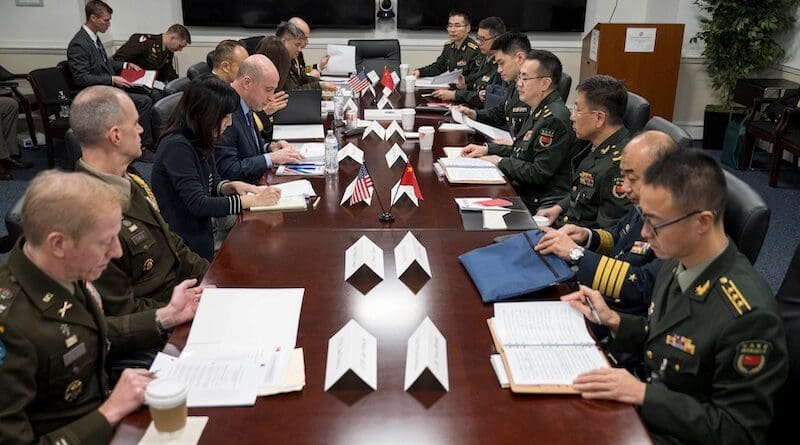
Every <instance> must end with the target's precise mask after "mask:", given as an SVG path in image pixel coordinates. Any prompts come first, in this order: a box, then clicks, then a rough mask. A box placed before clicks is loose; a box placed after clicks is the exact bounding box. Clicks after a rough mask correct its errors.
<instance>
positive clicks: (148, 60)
mask: <svg viewBox="0 0 800 445" xmlns="http://www.w3.org/2000/svg"><path fill="white" fill-rule="evenodd" d="M191 43H192V35H191V34H190V33H189V30H188V29H186V27H185V26H183V25H179V24H177V23H176V24H174V25H172V26H170V27H169V28H167V32H165V33H163V34H132V35H131V36H130V38H128V41H127V42H125V43H124V44H123V45H122V46H121V47H120V48H119V49H118V50H117V52H115V53H114V60H118V61H122V62H133V63H135V64H137V65H139V66H140V67H141V68H142V69H145V70H155V71H157V72H158V76H157V79H158V80H160V81H162V82H164V83H167V82H169V81H171V80H175V79H177V78H178V73H176V72H175V67H174V66H173V62H172V59H173V58H174V57H175V53H177V52H180V51H181V50H183V48H186V46H187V45H190V44H191Z"/></svg>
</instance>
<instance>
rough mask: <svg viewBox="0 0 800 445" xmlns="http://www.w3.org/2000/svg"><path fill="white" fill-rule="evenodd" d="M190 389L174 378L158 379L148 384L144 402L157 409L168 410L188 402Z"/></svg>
mask: <svg viewBox="0 0 800 445" xmlns="http://www.w3.org/2000/svg"><path fill="white" fill-rule="evenodd" d="M188 393H189V388H187V387H186V384H185V383H183V382H182V381H180V380H178V379H176V378H173V377H161V378H157V379H155V380H153V381H151V382H150V383H148V384H147V391H145V393H144V401H145V403H147V404H148V405H149V406H151V407H153V408H156V409H167V408H172V407H175V406H178V405H180V404H181V403H183V402H184V401H185V400H186V395H187V394H188Z"/></svg>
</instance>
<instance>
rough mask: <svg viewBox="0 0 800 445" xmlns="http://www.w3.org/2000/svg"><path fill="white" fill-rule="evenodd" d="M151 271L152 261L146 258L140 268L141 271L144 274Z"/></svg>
mask: <svg viewBox="0 0 800 445" xmlns="http://www.w3.org/2000/svg"><path fill="white" fill-rule="evenodd" d="M152 269H153V259H152V258H148V259H146V260H145V261H144V266H142V270H143V271H145V272H150V271H151V270H152Z"/></svg>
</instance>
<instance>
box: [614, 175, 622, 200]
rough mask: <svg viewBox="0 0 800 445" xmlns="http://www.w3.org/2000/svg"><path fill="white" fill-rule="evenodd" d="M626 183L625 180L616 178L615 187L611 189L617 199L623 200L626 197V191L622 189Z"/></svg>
mask: <svg viewBox="0 0 800 445" xmlns="http://www.w3.org/2000/svg"><path fill="white" fill-rule="evenodd" d="M624 181H625V179H624V178H620V177H617V178H614V187H613V188H612V189H611V194H613V195H614V197H615V198H619V199H622V198H624V197H625V191H624V190H623V189H622V183H623V182H624Z"/></svg>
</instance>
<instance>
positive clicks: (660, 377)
mask: <svg viewBox="0 0 800 445" xmlns="http://www.w3.org/2000/svg"><path fill="white" fill-rule="evenodd" d="M640 191H641V195H640V196H639V204H640V206H641V210H642V219H643V221H644V224H643V226H642V236H643V237H644V238H645V240H646V241H647V242H648V243H650V246H651V248H652V249H653V250H654V251H655V254H656V255H657V256H658V257H659V258H662V259H664V260H665V263H664V266H663V267H662V268H661V271H660V272H659V274H658V277H657V278H656V282H655V286H654V289H653V298H652V303H650V308H649V309H648V316H647V317H641V316H636V315H630V314H624V313H619V312H616V311H614V310H612V309H610V308H609V307H608V305H607V304H606V301H605V299H604V298H603V296H602V295H601V294H600V293H599V292H597V291H594V290H591V289H589V288H587V287H585V286H584V287H581V289H580V290H579V291H578V292H575V293H572V294H569V295H566V296H564V297H562V300H565V301H568V302H570V304H571V305H572V306H573V307H575V308H576V309H578V310H580V311H581V312H582V313H583V314H584V316H586V317H587V318H588V319H589V320H591V321H592V322H594V323H599V324H602V325H604V326H606V327H608V329H610V330H611V333H612V337H611V340H610V341H609V350H611V351H612V352H627V353H637V354H643V355H644V357H643V360H644V371H643V374H642V375H641V376H640V377H643V378H644V379H645V381H641V380H640V379H639V378H637V377H636V376H634V375H632V374H631V373H630V372H628V371H627V370H625V369H619V368H616V369H615V368H600V369H596V370H593V371H589V372H587V373H584V374H581V375H579V376H578V377H576V378H575V380H574V381H573V384H572V387H573V388H574V389H575V390H577V391H579V392H580V393H581V395H582V396H583V397H584V398H586V399H606V400H615V401H618V402H622V403H629V404H632V405H634V406H636V407H638V409H639V414H640V416H641V418H642V421H643V422H644V424H645V425H646V426H647V428H648V430H649V432H650V434H651V436H652V438H653V439H654V442H655V443H658V444H661V443H671V444H674V443H720V444H732V443H737V444H738V443H752V444H760V443H765V441H766V436H767V429H768V428H769V426H770V423H771V422H772V418H773V400H774V398H775V395H776V393H777V392H778V390H779V389H780V388H781V385H783V383H784V381H785V380H786V376H787V372H788V357H787V349H786V336H785V333H784V329H783V323H782V322H781V317H780V315H779V313H778V309H777V305H776V303H775V298H774V296H773V294H772V291H771V290H770V288H769V285H767V283H766V282H764V279H763V278H761V277H760V276H759V274H758V272H756V271H755V270H754V269H753V266H752V265H751V264H750V262H749V261H748V260H747V258H746V257H745V256H744V255H742V254H741V253H739V251H738V250H737V249H736V246H735V245H734V243H733V241H731V240H730V239H729V238H728V237H727V236H726V235H725V228H724V226H723V218H724V214H723V212H724V211H725V199H726V196H727V191H726V184H725V176H724V175H723V173H722V169H721V168H720V167H719V165H718V164H717V162H716V161H715V160H714V159H712V158H711V157H709V156H708V155H706V154H704V153H702V152H700V151H697V150H678V151H675V152H673V153H671V154H669V155H667V156H665V157H663V158H662V159H660V160H658V161H656V162H655V163H653V165H651V166H650V167H649V168H648V169H647V170H646V171H645V174H644V183H643V185H642V187H641V189H640ZM587 299H590V300H591V302H592V304H593V305H594V307H595V311H594V312H595V314H596V316H595V315H594V314H593V313H592V310H591V309H590V307H589V306H588V305H587V303H586V300H587Z"/></svg>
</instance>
